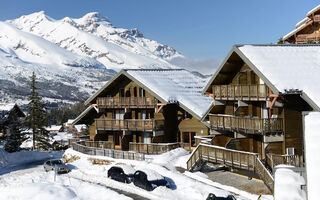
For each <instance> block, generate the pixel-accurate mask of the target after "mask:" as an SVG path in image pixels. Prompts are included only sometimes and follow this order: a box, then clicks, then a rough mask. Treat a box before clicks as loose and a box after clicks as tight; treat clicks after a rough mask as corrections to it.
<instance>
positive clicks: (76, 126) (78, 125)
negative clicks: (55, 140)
mask: <svg viewBox="0 0 320 200" xmlns="http://www.w3.org/2000/svg"><path fill="white" fill-rule="evenodd" d="M74 127H75V128H76V129H77V131H78V133H80V132H81V131H82V130H85V129H87V126H86V125H85V124H77V125H74Z"/></svg>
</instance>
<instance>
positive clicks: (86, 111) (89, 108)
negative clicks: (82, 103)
mask: <svg viewBox="0 0 320 200" xmlns="http://www.w3.org/2000/svg"><path fill="white" fill-rule="evenodd" d="M91 109H94V107H93V106H89V107H88V108H86V109H85V110H84V111H83V112H82V113H81V114H80V115H79V116H78V117H77V118H76V119H75V120H73V122H72V123H71V124H72V125H76V124H77V123H78V122H79V121H80V120H81V119H82V118H83V117H84V116H86V114H87V113H88V112H90V110H91Z"/></svg>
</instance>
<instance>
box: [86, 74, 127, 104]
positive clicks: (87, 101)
mask: <svg viewBox="0 0 320 200" xmlns="http://www.w3.org/2000/svg"><path fill="white" fill-rule="evenodd" d="M124 71H125V70H124V69H122V70H120V72H118V74H116V75H115V76H113V77H112V78H111V79H110V80H109V81H108V82H107V83H106V84H105V85H104V86H102V88H100V89H99V90H98V91H97V92H96V93H94V94H93V95H92V96H91V97H90V98H88V99H87V100H86V101H85V102H84V105H86V106H87V105H88V104H90V103H91V102H92V101H93V100H94V99H95V98H96V97H97V96H98V95H99V94H100V93H101V92H102V91H104V90H105V89H106V88H107V87H108V86H109V85H110V84H111V83H112V82H113V81H114V80H116V79H117V78H118V77H119V76H120V75H122V74H123V72H124Z"/></svg>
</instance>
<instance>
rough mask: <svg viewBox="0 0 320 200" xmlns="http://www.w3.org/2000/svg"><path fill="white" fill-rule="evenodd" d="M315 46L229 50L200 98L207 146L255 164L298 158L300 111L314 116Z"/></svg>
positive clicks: (319, 98) (316, 100) (318, 101)
mask: <svg viewBox="0 0 320 200" xmlns="http://www.w3.org/2000/svg"><path fill="white" fill-rule="evenodd" d="M319 52H320V46H318V45H238V46H234V47H233V48H232V50H231V51H230V52H229V54H228V55H227V57H226V58H225V59H224V61H223V62H222V64H221V65H220V67H219V68H218V70H217V71H216V73H215V74H214V75H213V77H212V78H211V80H210V81H209V83H208V85H207V86H206V87H205V89H204V93H206V94H208V95H209V96H211V97H212V98H213V99H214V103H213V105H212V107H211V108H210V109H209V111H208V114H207V115H206V116H205V118H204V121H208V122H210V127H211V130H212V133H213V134H214V135H215V137H214V139H213V144H214V145H218V146H222V147H226V148H230V149H236V150H241V151H247V152H255V153H258V154H259V155H260V158H263V159H264V158H266V155H267V154H268V153H273V154H280V155H284V154H296V155H303V154H304V139H303V138H304V137H303V131H304V125H303V113H304V111H319V105H320V95H319V90H318V88H319V86H318V85H319V83H318V76H319V74H320V68H319V65H318V64H319V62H320V57H319Z"/></svg>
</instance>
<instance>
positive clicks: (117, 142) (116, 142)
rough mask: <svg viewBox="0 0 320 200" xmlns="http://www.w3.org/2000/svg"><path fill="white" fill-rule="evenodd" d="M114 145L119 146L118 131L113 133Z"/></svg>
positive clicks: (119, 137)
mask: <svg viewBox="0 0 320 200" xmlns="http://www.w3.org/2000/svg"><path fill="white" fill-rule="evenodd" d="M114 145H115V146H121V135H120V133H118V132H117V133H115V134H114Z"/></svg>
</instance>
